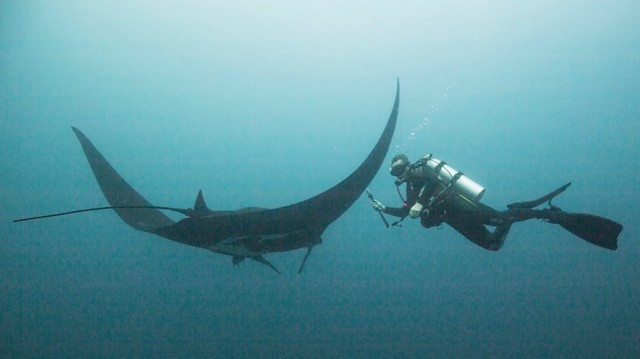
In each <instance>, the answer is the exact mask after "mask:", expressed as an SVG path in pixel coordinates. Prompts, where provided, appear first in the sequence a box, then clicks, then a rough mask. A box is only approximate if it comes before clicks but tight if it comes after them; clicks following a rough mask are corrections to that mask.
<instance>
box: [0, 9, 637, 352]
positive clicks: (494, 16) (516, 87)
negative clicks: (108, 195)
mask: <svg viewBox="0 0 640 359" xmlns="http://www.w3.org/2000/svg"><path fill="white" fill-rule="evenodd" d="M89 3H92V4H89ZM400 3H401V4H400ZM511 3H513V4H511ZM516 3H517V4H516ZM639 4H640V3H638V2H637V1H586V2H585V1H563V2H552V1H545V2H539V1H537V2H529V3H527V4H520V2H502V1H475V2H471V4H469V2H442V1H441V2H426V1H408V2H391V1H389V2H382V1H374V2H372V1H349V2H341V1H328V2H327V1H325V2H314V3H310V2H297V1H269V2H258V1H233V2H196V3H195V4H183V3H182V2H158V1H153V2H151V1H136V0H134V1H120V2H108V1H107V2H83V1H56V2H46V1H42V2H36V1H3V2H1V3H0V126H1V127H0V150H1V151H2V154H3V155H2V156H1V157H0V161H1V163H0V168H1V169H2V171H1V174H0V179H1V185H0V196H1V198H0V219H1V220H0V285H1V287H0V356H2V357H123V356H147V357H148V356H155V357H176V356H178V357H207V356H208V357H213V356H221V355H224V356H227V357H290V358H298V357H370V356H373V357H431V358H438V357H441V358H451V357H461V358H462V357H464V358H467V357H492V358H493V357H576V358H578V357H579V358H584V357H594V358H595V357H597V358H603V357H610V358H622V357H627V358H637V357H640V281H639V280H638V278H639V277H640V269H639V268H640V266H639V265H638V261H639V259H640V243H639V241H638V239H639V238H638V237H639V236H638V234H639V232H640V228H639V226H638V222H637V220H636V217H637V213H638V203H639V202H640V186H639V185H638V178H639V177H638V176H639V174H640V172H639V167H638V158H640V146H638V144H637V136H638V134H639V133H640V121H639V117H640V96H639V95H638V94H640V27H638V25H637V24H638V23H640V5H639ZM397 76H398V77H399V78H400V81H401V103H400V116H399V120H398V127H397V130H396V135H395V137H394V142H393V145H392V146H393V148H392V149H391V151H390V153H389V157H388V158H390V157H391V156H392V155H393V154H394V153H396V152H404V153H406V154H408V155H409V156H410V157H411V158H412V159H415V158H417V157H418V156H421V155H423V154H426V153H434V154H435V155H436V156H437V157H438V158H441V159H443V160H446V161H447V162H448V163H450V164H451V165H452V166H453V167H455V168H457V169H458V170H460V171H463V172H464V173H465V174H467V175H468V176H469V177H471V178H473V179H474V180H476V181H477V182H479V183H481V184H482V185H484V186H485V187H486V188H487V192H486V195H485V197H484V201H485V202H486V203H487V204H489V205H492V206H494V207H496V208H504V207H503V206H504V205H505V204H506V203H510V202H515V201H522V200H530V199H533V198H536V197H538V196H540V195H542V194H544V193H546V192H548V191H550V190H552V189H554V188H557V187H558V186H560V185H561V184H563V183H565V182H567V181H572V182H573V185H572V186H571V187H570V188H569V190H567V191H566V192H565V193H564V194H562V195H561V196H560V197H559V198H557V199H556V200H555V201H554V204H556V205H558V206H560V207H562V208H563V209H566V210H570V211H575V212H586V213H593V214H598V215H602V216H606V217H608V218H612V219H614V220H616V221H618V222H620V223H622V224H623V225H624V231H623V232H622V234H621V235H620V239H619V245H620V247H619V249H618V250H617V251H615V252H614V251H608V250H605V249H601V248H598V247H596V246H593V245H591V244H589V243H586V242H584V241H582V240H580V239H578V238H576V237H574V236H573V235H571V234H569V233H568V232H566V231H564V230H562V229H561V228H559V227H558V226H555V225H551V224H546V223H543V222H538V221H529V222H524V223H518V224H517V225H514V227H513V229H512V230H511V232H510V234H509V237H508V240H507V242H506V244H505V246H504V247H503V249H502V250H501V251H499V252H497V253H492V252H488V251H485V250H483V249H481V248H479V247H477V246H475V245H473V244H472V243H471V242H469V241H467V240H466V239H464V238H463V237H462V236H460V235H459V234H457V233H456V232H454V231H453V230H451V229H450V228H447V227H446V226H445V227H444V228H442V229H441V230H437V229H431V230H425V229H423V228H422V227H421V226H420V225H419V223H417V222H415V221H413V222H412V221H410V220H406V221H405V223H404V226H403V227H402V228H393V229H386V228H384V226H383V224H382V222H381V221H380V218H379V217H378V215H377V214H375V212H373V211H372V210H371V208H370V205H369V202H368V200H367V199H366V197H365V196H363V197H362V198H361V199H360V200H358V201H357V202H356V203H355V204H354V205H353V207H351V209H350V210H349V211H347V213H346V214H345V215H344V216H342V217H341V218H340V219H339V220H337V221H336V222H334V223H333V224H332V225H331V226H330V227H329V228H328V230H327V231H326V232H325V233H324V235H323V240H324V243H323V244H322V245H320V246H318V247H316V248H315V249H314V252H313V254H312V255H311V257H310V259H309V261H308V262H307V265H306V268H305V271H304V273H303V274H301V275H296V274H295V272H296V270H297V268H298V265H299V263H300V261H301V260H302V258H303V256H304V251H303V250H299V251H294V252H288V253H285V254H272V255H268V256H267V257H268V258H269V260H271V261H272V262H273V263H274V264H275V265H276V266H277V267H278V268H280V270H281V271H282V272H283V275H281V276H278V275H276V274H274V273H273V272H272V271H270V270H269V269H268V268H266V267H264V266H262V265H260V264H258V263H255V262H243V263H241V264H240V265H239V266H237V267H233V266H232V264H231V261H230V259H229V258H228V257H225V256H221V255H216V254H212V253H209V252H207V251H205V250H201V249H196V248H192V247H186V246H183V245H180V244H177V243H174V242H170V241H167V240H164V239H162V238H160V237H156V236H153V235H150V234H146V233H142V232H137V231H135V230H133V229H131V228H129V227H128V226H126V225H125V224H124V223H122V222H121V221H120V219H119V218H118V217H117V216H116V215H115V214H114V213H113V212H97V213H87V214H81V215H77V216H69V217H60V218H53V219H48V220H42V221H36V222H27V223H20V224H13V223H11V220H12V219H15V218H19V217H27V216H32V215H39V214H45V213H50V212H59V211H66V210H73V209H78V208H86V207H95V206H104V205H106V201H105V199H104V198H103V196H102V194H101V192H100V190H99V188H98V186H97V184H96V182H95V179H94V178H93V175H92V173H91V171H90V168H89V166H88V164H87V162H86V159H85V157H84V154H83V153H82V150H81V148H80V146H79V143H78V141H77V139H76V138H75V136H74V134H73V133H72V131H71V126H76V127H78V128H80V129H81V130H82V131H84V132H85V134H87V136H88V137H89V138H90V139H91V140H92V141H93V142H94V144H95V145H96V146H97V147H98V148H99V149H100V150H101V151H102V153H103V154H104V155H105V156H106V157H107V158H108V159H109V160H110V161H111V163H112V164H113V165H114V166H115V167H116V168H117V169H118V170H119V171H120V173H121V174H122V175H123V176H124V177H125V178H126V179H127V180H128V181H129V182H130V183H131V184H132V185H133V186H134V187H135V188H136V189H138V190H139V192H141V193H142V194H143V195H144V196H145V197H146V198H147V199H149V200H150V201H151V202H153V203H154V204H157V205H165V206H175V207H189V206H191V205H192V204H193V201H194V200H195V197H196V194H197V191H198V190H199V189H202V190H203V192H204V194H205V198H206V200H207V203H208V204H209V206H210V207H212V208H215V209H236V208H241V207H245V206H261V207H278V206H283V205H287V204H291V203H294V202H297V201H300V200H303V199H306V198H308V197H311V196H313V195H316V194H318V193H320V192H322V191H324V190H326V189H327V188H329V187H331V186H333V185H334V184H336V183H338V182H339V181H340V180H342V179H343V178H344V177H346V176H347V175H348V174H349V173H351V171H352V170H354V169H355V168H356V167H357V165H358V164H359V163H360V162H361V161H362V160H363V159H364V158H365V157H366V155H367V154H368V152H369V151H370V150H371V148H372V147H373V145H374V144H375V142H376V140H377V138H378V136H379V135H380V133H381V131H382V128H383V127H384V124H385V122H386V120H387V118H388V115H389V112H390V110H391V106H392V103H393V96H394V91H395V80H396V77H397ZM386 163H387V161H385V166H384V167H383V170H381V171H380V173H379V174H378V176H377V177H376V178H375V179H374V181H373V183H372V184H371V188H372V190H373V191H374V193H375V194H376V196H377V197H378V198H379V199H380V200H381V201H383V202H384V203H386V204H388V205H394V204H398V203H399V201H400V200H399V199H398V197H397V194H396V193H395V189H394V186H393V181H392V180H393V178H392V177H391V176H389V175H388V173H387V172H386ZM174 218H179V217H174Z"/></svg>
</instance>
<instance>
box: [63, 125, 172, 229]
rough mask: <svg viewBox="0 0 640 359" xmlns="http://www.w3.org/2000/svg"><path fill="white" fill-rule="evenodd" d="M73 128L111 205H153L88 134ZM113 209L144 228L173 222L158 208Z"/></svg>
mask: <svg viewBox="0 0 640 359" xmlns="http://www.w3.org/2000/svg"><path fill="white" fill-rule="evenodd" d="M72 129H73V132H75V134H76V136H77V137H78V140H80V144H81V145H82V149H83V150H84V153H85V155H86V156H87V160H88V161H89V165H90V166H91V170H92V171H93V174H94V175H95V177H96V180H98V185H99V186H100V189H101V190H102V193H104V196H105V198H106V199H107V201H108V202H109V204H110V205H111V206H113V207H119V206H153V205H152V204H151V203H149V201H147V200H146V199H145V198H144V197H142V195H140V193H138V192H137V191H136V190H135V189H133V187H131V186H130V185H129V184H128V183H127V181H125V180H124V178H122V176H120V175H119V174H118V172H117V171H116V170H115V169H114V168H113V167H112V166H111V164H109V162H108V161H107V160H106V159H105V158H104V156H102V154H101V153H100V152H99V151H98V149H96V147H95V146H94V145H93V144H92V143H91V141H89V139H88V138H87V136H85V135H84V134H83V133H82V132H81V131H80V130H78V129H77V128H75V127H72ZM114 210H115V211H116V213H117V214H118V216H120V218H122V220H123V221H125V223H127V224H128V225H130V226H131V227H133V228H135V229H138V230H141V231H145V232H148V231H150V230H152V229H154V228H158V227H164V226H169V225H172V224H173V223H174V222H173V221H172V220H171V219H170V218H169V217H167V216H166V215H164V214H163V213H162V212H160V211H159V210H157V209H148V208H145V209H127V208H116V209H114Z"/></svg>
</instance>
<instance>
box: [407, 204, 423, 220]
mask: <svg viewBox="0 0 640 359" xmlns="http://www.w3.org/2000/svg"><path fill="white" fill-rule="evenodd" d="M422 207H423V206H422V204H420V203H416V204H414V205H413V207H411V209H410V210H409V216H410V217H411V218H418V217H420V213H422Z"/></svg>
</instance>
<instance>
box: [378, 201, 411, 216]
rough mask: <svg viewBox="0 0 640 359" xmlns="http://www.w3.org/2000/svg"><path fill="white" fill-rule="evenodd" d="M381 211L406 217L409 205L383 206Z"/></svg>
mask: <svg viewBox="0 0 640 359" xmlns="http://www.w3.org/2000/svg"><path fill="white" fill-rule="evenodd" d="M382 212H383V213H386V214H388V215H391V216H395V217H406V216H408V215H409V207H408V206H407V205H406V204H405V205H404V206H403V207H385V208H384V210H383V211H382Z"/></svg>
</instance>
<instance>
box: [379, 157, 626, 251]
mask: <svg viewBox="0 0 640 359" xmlns="http://www.w3.org/2000/svg"><path fill="white" fill-rule="evenodd" d="M405 159H406V157H405ZM394 161H396V160H394ZM397 161H401V160H397ZM406 162H407V165H408V160H406ZM425 163H426V162H424V161H422V162H420V161H419V162H416V163H415V164H413V165H411V166H408V167H407V169H406V171H404V170H403V172H402V173H401V174H394V173H393V171H392V175H394V176H397V177H398V180H396V185H398V186H399V185H401V184H402V183H406V186H407V187H406V193H407V197H406V200H405V202H404V205H403V206H402V207H400V208H393V207H384V206H381V207H380V205H381V204H379V203H378V204H376V205H374V209H377V210H379V211H383V212H384V213H388V214H390V215H392V216H396V217H401V218H402V219H404V218H405V217H406V216H408V215H409V214H410V213H411V207H413V206H414V205H415V204H416V203H420V204H421V205H422V206H423V210H422V212H421V213H420V222H421V223H422V225H423V226H424V227H425V228H430V227H433V226H438V225H440V224H442V223H443V222H444V223H447V224H448V225H450V226H451V227H452V228H453V229H455V230H456V231H458V232H459V233H460V234H462V235H463V236H465V237H466V238H467V239H469V240H470V241H472V242H473V243H475V244H477V245H479V246H480V247H482V248H485V249H488V250H491V251H497V250H499V249H500V248H501V247H502V245H503V244H504V241H505V238H506V237H507V234H508V233H509V229H510V228H511V225H512V224H513V223H515V222H520V221H526V220H528V219H534V218H537V219H543V220H545V221H547V222H549V223H554V224H558V225H560V226H562V227H563V228H564V229H566V230H568V231H569V232H571V233H573V234H575V235H576V236H578V237H580V238H582V239H584V240H585V241H587V242H590V243H592V244H595V245H597V246H600V247H603V248H607V249H611V250H615V249H616V248H618V235H619V234H620V232H621V231H622V225H621V224H619V223H617V222H614V221H612V220H610V219H607V218H604V217H600V216H595V215H591V214H584V213H570V212H565V211H563V210H561V209H560V208H558V207H555V206H553V205H551V200H552V199H553V198H554V197H555V196H557V195H559V194H560V193H562V192H564V191H565V190H566V189H567V188H568V187H569V185H570V184H571V183H567V184H565V185H563V186H561V187H560V188H558V189H556V190H554V191H552V192H550V193H548V194H546V195H544V196H542V197H540V198H538V199H535V200H533V201H527V202H519V203H512V204H509V205H507V208H508V209H507V210H505V211H498V210H496V209H493V208H491V207H489V206H487V205H485V204H483V203H480V202H479V201H478V200H475V199H471V198H469V197H467V196H465V195H464V194H463V193H461V192H460V191H459V190H458V189H457V187H456V186H453V185H451V183H450V184H448V185H445V184H444V183H443V182H442V181H440V180H439V178H438V176H437V174H436V173H435V172H434V170H432V169H431V168H429V167H428V166H426V165H425ZM392 170H393V162H392ZM375 202H377V201H375ZM545 202H549V208H545V209H535V207H537V206H539V205H541V204H543V203H545ZM486 226H491V227H495V229H494V231H493V232H491V231H489V230H488V229H487V227H486Z"/></svg>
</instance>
